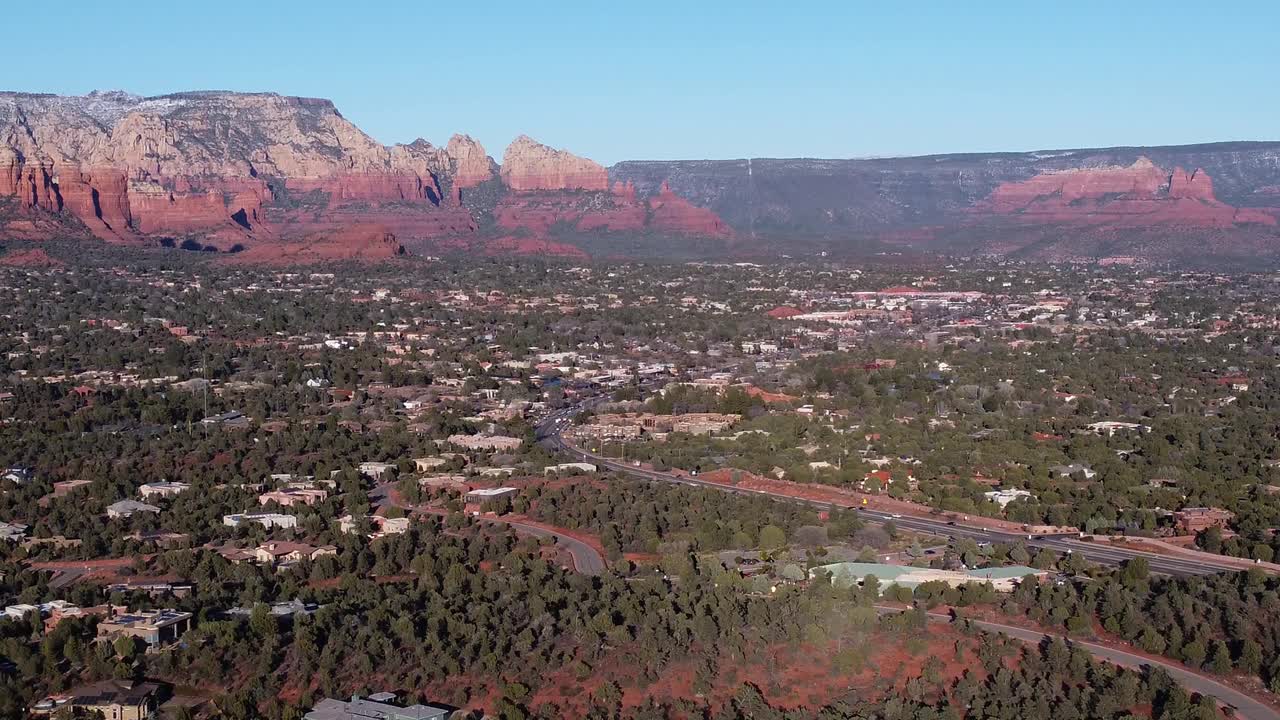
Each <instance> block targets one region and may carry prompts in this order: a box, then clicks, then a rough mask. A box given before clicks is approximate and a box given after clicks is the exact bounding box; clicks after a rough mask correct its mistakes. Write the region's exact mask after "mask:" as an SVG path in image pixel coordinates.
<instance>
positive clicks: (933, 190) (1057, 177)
mask: <svg viewBox="0 0 1280 720" xmlns="http://www.w3.org/2000/svg"><path fill="white" fill-rule="evenodd" d="M1187 168H1192V169H1187ZM609 175H610V180H612V181H613V182H614V183H628V184H631V185H633V186H634V187H635V188H636V191H637V192H638V193H639V194H640V195H642V196H651V197H652V196H656V195H658V194H660V193H661V188H662V186H663V185H664V184H666V185H667V186H668V187H669V188H670V189H671V190H672V191H674V192H675V193H676V194H677V195H678V196H679V197H680V198H682V199H683V200H685V201H687V202H689V203H691V204H692V205H693V206H695V207H698V208H706V209H709V210H711V211H712V212H714V213H715V215H716V216H717V217H719V218H722V219H723V220H724V221H725V222H726V224H727V225H729V226H730V227H732V228H733V231H734V233H735V236H736V238H738V242H737V247H742V248H748V247H754V248H758V249H765V248H767V247H768V246H770V245H776V244H777V243H778V242H780V241H785V242H787V243H788V244H789V249H792V250H794V251H799V252H803V251H806V250H808V251H814V250H817V249H822V250H830V251H833V252H840V251H865V250H875V251H880V250H885V249H894V248H899V249H900V248H901V247H902V246H907V247H910V248H912V249H926V250H932V249H938V250H944V251H949V252H950V251H955V252H963V253H965V254H971V253H993V254H1001V255H1018V256H1026V257H1039V258H1045V259H1066V258H1071V259H1089V258H1092V257H1096V256H1100V255H1106V254H1108V253H1132V254H1134V255H1136V256H1138V257H1141V258H1147V259H1167V258H1177V257H1182V256H1196V255H1201V256H1202V255H1204V254H1205V253H1208V252H1213V253H1223V254H1233V253H1234V254H1240V255H1248V256H1251V255H1254V254H1258V253H1261V254H1264V255H1267V256H1268V257H1280V232H1278V231H1277V229H1276V218H1277V215H1280V192H1277V191H1276V190H1275V188H1276V187H1277V186H1280V143H1220V144H1212V145H1192V146H1175V147H1150V148H1111V149H1104V150H1063V151H1046V152H1036V153H989V154H970V155H938V156H927V157H906V158H878V159H867V160H817V159H795V160H784V159H752V160H724V161H707V160H691V161H671V162H651V161H649V162H646V161H629V162H623V163H619V164H617V165H614V166H613V167H611V168H610V169H609ZM1210 248H1212V250H1210Z"/></svg>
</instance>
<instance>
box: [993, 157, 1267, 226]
mask: <svg viewBox="0 0 1280 720" xmlns="http://www.w3.org/2000/svg"><path fill="white" fill-rule="evenodd" d="M975 211H976V212H978V213H994V214H996V215H1005V216H1010V217H1011V218H1014V219H1016V220H1017V221H1018V222H1021V223H1030V224H1047V225H1084V226H1093V227H1097V226H1108V227H1117V228H1126V227H1127V228H1145V227H1155V226H1162V227H1164V226H1168V227H1179V228H1231V227H1232V226H1234V225H1237V224H1264V225H1275V224H1276V219H1275V217H1273V216H1271V215H1268V214H1266V213H1262V212H1258V211H1255V210H1238V209H1237V208H1234V207H1232V206H1230V205H1227V204H1226V203H1224V202H1221V201H1220V200H1218V199H1217V197H1215V196H1214V192H1213V181H1212V180H1211V179H1210V177H1209V174H1208V173H1206V172H1205V171H1204V170H1199V169H1198V170H1195V171H1193V172H1187V171H1186V170H1184V169H1182V168H1181V167H1175V168H1174V169H1173V170H1172V171H1167V170H1163V169H1161V168H1160V167H1158V166H1157V165H1155V163H1153V162H1151V161H1150V160H1149V159H1147V158H1146V157H1140V158H1138V159H1137V160H1136V161H1134V163H1133V164H1132V165H1129V166H1102V167H1087V168H1073V169H1070V170H1061V171H1050V172H1044V173H1041V174H1039V175H1036V176H1035V177H1032V178H1030V179H1028V180H1024V181H1020V182H1012V183H1005V184H1002V185H1000V186H999V187H997V188H996V189H995V190H994V191H993V192H992V193H991V195H990V196H989V197H988V198H987V200H986V201H984V202H982V203H979V204H978V205H977V206H976V207H975Z"/></svg>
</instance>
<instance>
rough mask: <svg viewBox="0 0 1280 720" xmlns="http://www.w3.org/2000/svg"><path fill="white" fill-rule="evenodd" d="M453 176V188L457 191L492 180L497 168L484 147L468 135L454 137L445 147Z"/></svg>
mask: <svg viewBox="0 0 1280 720" xmlns="http://www.w3.org/2000/svg"><path fill="white" fill-rule="evenodd" d="M445 154H446V156H447V157H448V158H449V163H450V170H451V172H452V174H453V187H454V188H457V189H459V190H462V189H465V188H471V187H475V186H477V185H479V184H480V183H482V182H486V181H489V180H492V179H493V178H494V177H495V176H496V175H497V174H498V166H497V164H496V163H494V162H493V158H491V157H489V155H488V154H487V153H486V152H485V151H484V147H483V146H482V145H481V144H480V143H478V142H476V141H475V140H473V139H472V138H471V136H470V135H454V136H453V137H451V138H449V144H448V145H446V146H445Z"/></svg>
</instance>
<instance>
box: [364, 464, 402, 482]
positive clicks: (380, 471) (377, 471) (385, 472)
mask: <svg viewBox="0 0 1280 720" xmlns="http://www.w3.org/2000/svg"><path fill="white" fill-rule="evenodd" d="M359 469H360V474H361V475H363V476H365V477H367V478H369V479H370V480H374V481H375V482H376V481H380V480H386V479H387V478H389V477H390V476H391V473H393V472H394V471H395V469H396V465H395V463H385V462H362V463H360V468H359Z"/></svg>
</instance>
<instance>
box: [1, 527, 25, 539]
mask: <svg viewBox="0 0 1280 720" xmlns="http://www.w3.org/2000/svg"><path fill="white" fill-rule="evenodd" d="M27 530H28V528H27V526H26V525H23V524H22V523H7V522H0V540H7V541H9V542H21V541H22V539H23V538H24V537H26V536H27Z"/></svg>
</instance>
